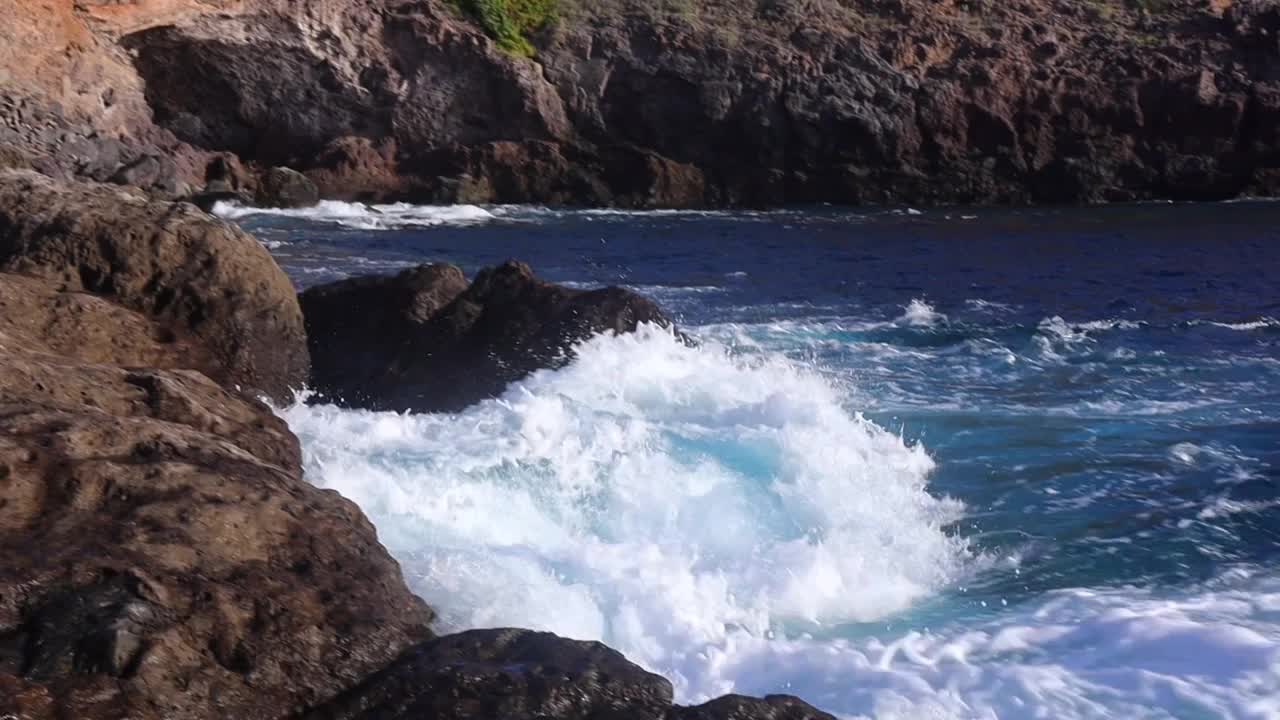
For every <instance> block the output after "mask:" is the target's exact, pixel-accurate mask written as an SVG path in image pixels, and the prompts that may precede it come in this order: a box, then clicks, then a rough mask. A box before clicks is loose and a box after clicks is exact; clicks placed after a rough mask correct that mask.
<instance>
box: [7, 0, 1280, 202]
mask: <svg viewBox="0 0 1280 720" xmlns="http://www.w3.org/2000/svg"><path fill="white" fill-rule="evenodd" d="M11 4H12V6H13V10H12V11H11V16H12V17H11V22H9V23H7V24H6V26H5V27H0V166H4V165H8V166H15V165H18V166H30V167H35V168H36V169H38V170H41V171H42V172H45V173H47V174H52V175H57V176H62V177H82V178H88V179H93V180H99V181H110V182H115V183H120V184H125V185H132V186H137V187H141V188H144V189H147V190H148V191H149V192H153V193H156V194H159V195H161V196H164V197H186V196H189V195H192V194H198V193H201V192H202V191H205V190H206V189H208V191H210V192H215V193H233V194H235V193H241V194H246V195H247V196H248V197H256V196H257V195H258V190H259V189H260V188H261V187H262V186H264V185H267V184H269V183H270V173H271V168H273V167H276V166H282V165H283V166H289V167H293V168H295V169H297V170H299V171H301V172H303V173H305V174H306V176H307V177H308V178H309V180H310V181H311V182H312V183H314V185H315V188H316V193H317V195H318V196H320V197H325V198H334V199H356V200H364V201H383V200H408V201H415V202H536V203H557V204H579V205H620V206H637V207H649V206H666V207H687V206H711V205H757V206H776V205H783V204H798V203H815V202H832V203H842V204H856V203H896V204H901V203H909V204H938V203H977V204H986V203H1012V204H1021V203H1049V202H1055V203H1056V202H1069V203H1074V202H1104V201H1136V200H1148V199H1158V198H1168V199H1178V200H1187V199H1200V200H1212V199H1223V198H1230V197H1238V196H1264V195H1275V194H1277V192H1278V191H1280V79H1278V78H1280V73H1277V69H1280V5H1277V3H1276V2H1275V0H1031V1H1028V2H1019V3H1005V2H989V1H988V0H944V1H943V2H934V1H932V0H859V1H858V2H852V3H844V2H837V1H835V0H763V1H762V2H757V3H748V4H745V5H744V4H741V3H729V4H722V3H701V4H696V3H682V2H677V1H675V0H613V1H611V2H605V3H582V2H579V0H559V2H558V3H556V2H553V3H551V5H552V6H554V8H553V9H554V14H553V15H554V16H553V17H551V19H550V20H549V21H547V22H545V23H542V24H540V25H539V26H538V27H537V28H535V29H534V30H533V31H531V33H530V35H529V37H528V38H527V41H526V39H524V38H521V39H519V41H518V42H517V43H516V47H518V48H519V49H520V50H521V51H520V52H513V51H512V50H511V47H512V44H511V43H510V42H507V43H506V44H503V43H501V42H495V40H494V39H493V38H491V37H490V36H489V35H487V34H486V32H485V29H484V28H483V27H482V25H481V23H479V22H477V19H476V18H475V17H472V16H470V15H468V14H467V13H466V12H464V11H463V10H461V9H459V6H458V4H455V3H451V2H446V1H445V0H307V1H306V2H300V3H291V2H283V1H282V0H210V1H208V2H201V3H195V2H188V1H186V0H129V1H128V2H123V3H120V2H114V1H111V2H105V1H103V0H87V1H85V2H74V3H73V2H72V1H71V0H55V2H53V3H44V2H42V1H41V0H11ZM462 5H463V6H465V3H462ZM51 13H52V14H51ZM268 195H270V193H268Z"/></svg>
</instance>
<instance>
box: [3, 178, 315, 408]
mask: <svg viewBox="0 0 1280 720" xmlns="http://www.w3.org/2000/svg"><path fill="white" fill-rule="evenodd" d="M0 271H9V272H18V273H25V274H29V275H34V276H39V277H42V278H45V279H47V280H51V281H53V282H55V283H57V284H58V285H59V286H60V287H62V288H63V289H66V290H70V291H87V292H91V293H96V294H98V295H101V296H103V297H105V298H107V299H110V300H112V301H114V302H116V303H118V304H119V305H121V306H123V307H125V308H128V309H131V310H135V311H137V312H139V313H142V314H143V315H144V316H146V317H147V318H150V319H153V320H155V321H156V322H157V327H158V330H157V332H159V333H160V334H162V335H165V336H167V337H170V338H172V339H173V340H174V341H176V342H181V343H184V353H183V356H182V361H181V365H180V366H181V367H187V368H191V369H195V370H199V371H201V372H203V373H204V374H206V375H208V376H209V377H210V378H212V379H213V380H215V381H217V382H219V383H222V384H224V385H227V386H230V387H235V386H239V387H242V388H244V389H246V390H249V391H253V392H255V393H263V394H266V395H267V396H269V397H271V398H273V399H275V400H280V401H283V400H287V399H288V398H289V397H291V394H292V391H293V389H296V388H300V387H301V386H302V385H303V384H304V383H305V381H306V378H307V368H308V366H309V361H308V357H307V346H306V339H305V333H304V329H303V324H302V312H301V310H300V309H299V307H298V302H297V299H296V295H295V293H294V290H293V285H292V283H290V281H289V278H288V277H287V276H285V274H284V272H283V271H282V270H280V268H279V266H277V265H276V264H275V261H274V260H272V258H271V255H270V253H268V252H267V250H266V249H265V248H264V247H262V244H261V243H259V242H258V241H257V240H256V239H254V238H253V237H252V236H251V235H249V234H248V233H245V232H244V231H242V230H240V229H239V228H237V227H235V226H234V225H232V224H230V223H227V222H224V221H222V220H219V219H217V218H213V217H210V216H209V215H207V214H205V213H203V212H200V211H199V210H198V209H197V208H195V207H194V206H192V205H188V204H185V203H171V202H161V201H156V200H150V199H148V198H146V197H145V196H142V195H141V194H135V193H133V192H130V191H126V190H124V189H122V188H119V187H115V186H110V185H99V184H94V183H74V182H71V183H68V182H58V181H55V180H53V179H51V178H49V177H47V176H45V175H41V174H38V173H35V172H31V171H17V170H14V171H0Z"/></svg>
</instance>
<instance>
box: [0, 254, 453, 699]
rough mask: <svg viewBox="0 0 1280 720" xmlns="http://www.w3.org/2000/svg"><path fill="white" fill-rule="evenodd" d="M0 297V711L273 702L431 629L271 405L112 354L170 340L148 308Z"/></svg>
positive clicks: (164, 345)
mask: <svg viewBox="0 0 1280 720" xmlns="http://www.w3.org/2000/svg"><path fill="white" fill-rule="evenodd" d="M0 304H2V305H3V307H2V308H0V309H2V310H3V312H2V313H0V347H3V352H0V498H3V502H0V556H3V557H4V558H5V562H3V563H0V713H6V712H7V713H13V714H16V715H17V716H19V717H23V718H32V719H33V720H34V719H36V718H43V717H74V718H85V719H89V720H91V719H93V718H103V719H104V720H105V719H107V718H121V717H130V718H155V719H156V720H161V719H163V720H171V719H180V718H215V717H228V716H231V717H243V718H247V719H253V718H280V717H284V716H287V715H290V714H292V713H293V712H294V711H296V710H297V709H299V708H302V707H305V706H307V705H310V704H314V703H318V702H321V701H324V700H326V699H328V698H330V697H332V696H334V695H336V694H337V693H338V692H339V691H341V690H344V689H345V688H347V687H349V686H351V685H353V684H354V683H355V682H356V681H358V680H359V679H360V678H362V677H363V676H364V675H366V674H368V673H370V672H372V671H374V670H376V669H378V668H379V667H381V666H383V665H384V664H386V663H387V662H389V661H390V660H392V659H393V658H394V657H395V656H396V655H398V654H399V652H400V651H401V650H402V649H403V648H405V647H407V646H408V645H410V644H411V643H413V642H415V641H418V640H421V639H423V638H425V637H429V636H430V633H429V632H428V631H427V629H426V628H427V624H428V623H429V621H430V620H431V612H430V610H429V609H428V608H427V607H426V606H425V605H424V604H423V603H422V601H421V600H419V599H417V598H416V597H414V596H413V595H411V594H410V593H409V591H408V590H407V589H406V587H405V585H404V582H403V580H402V578H401V576H400V571H399V567H398V566H397V565H396V563H395V562H394V561H393V560H392V559H391V558H390V557H389V556H388V555H387V554H386V551H385V550H384V549H383V548H382V547H381V546H380V545H379V544H378V542H377V539H376V536H375V534H374V531H373V527H372V526H371V525H370V524H369V522H368V521H367V520H366V519H365V518H364V516H363V515H361V513H360V511H359V510H358V509H357V508H356V507H355V506H354V505H353V504H352V503H350V502H349V501H347V500H344V499H342V498H341V497H340V496H338V495H337V494H336V493H334V492H332V491H326V490H319V489H317V488H314V487H312V486H310V485H309V484H307V483H306V482H305V481H304V480H303V479H302V477H301V469H300V465H301V458H300V453H299V448H298V443H297V440H296V438H294V436H293V435H292V433H290V432H289V430H288V429H287V428H286V427H285V425H284V422H283V421H281V420H280V419H279V418H278V417H276V416H275V415H274V414H273V413H272V412H271V411H270V409H269V408H267V407H265V406H264V405H262V404H260V403H258V402H256V401H252V400H248V399H246V398H244V397H243V396H240V395H238V394H235V393H231V392H228V391H227V390H224V389H222V388H220V387H218V386H217V385H215V384H214V383H213V382H212V381H210V380H209V379H208V378H206V377H204V376H203V375H201V374H199V373H197V372H194V371H190V370H157V369H126V367H121V366H120V365H124V366H136V365H138V364H142V363H169V362H172V361H173V360H174V359H175V358H179V357H180V356H181V352H179V350H178V348H179V345H178V344H176V343H174V342H169V341H167V340H166V339H165V338H164V337H163V336H164V331H163V328H162V327H161V326H160V324H159V323H157V322H156V321H154V320H151V319H148V318H146V317H144V316H142V315H141V314H138V313H136V312H133V311H130V310H127V309H125V308H121V307H119V306H116V305H114V304H112V303H110V302H107V301H105V300H104V299H102V298H100V297H95V296H91V295H87V294H84V293H80V292H65V291H59V290H55V289H52V288H51V287H49V286H48V284H47V283H46V282H44V281H41V280H38V279H35V278H30V277H21V276H14V275H10V274H4V273H0ZM113 336H114V337H113ZM77 338H80V340H81V342H79V343H77V342H76V339H77ZM117 363H118V365H117ZM33 548H38V551H33Z"/></svg>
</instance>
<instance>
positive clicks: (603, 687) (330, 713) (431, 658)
mask: <svg viewBox="0 0 1280 720" xmlns="http://www.w3.org/2000/svg"><path fill="white" fill-rule="evenodd" d="M671 695H672V692H671V683H669V682H667V680H666V679H665V678H663V677H660V676H658V675H654V674H653V673H650V672H646V671H644V670H643V669H641V668H640V667H638V666H636V665H635V664H633V663H631V662H629V661H627V659H626V658H624V657H623V656H622V655H621V654H619V653H618V652H617V651H615V650H611V649H609V648H608V647H605V646H604V645H601V644H600V643H597V642H582V641H578V640H567V639H565V638H562V637H557V636H555V635H552V634H550V633H539V632H532V631H529V630H514V629H497V630H472V631H469V632H463V633H458V634H456V635H448V636H445V637H442V638H437V639H435V640H430V641H428V642H425V643H422V644H421V645H419V646H418V647H416V648H414V649H413V651H412V652H409V653H406V654H405V656H404V657H402V658H401V659H400V660H398V661H397V662H396V663H395V664H393V665H391V666H390V667H388V668H387V669H386V670H383V671H382V672H379V673H377V674H375V675H373V676H371V677H370V678H369V679H368V680H366V681H365V682H363V683H361V684H360V685H359V686H357V687H355V688H352V689H351V690H350V691H348V692H346V693H344V694H343V695H342V696H340V697H339V698H337V699H336V700H334V701H333V702H330V703H327V704H325V705H323V706H321V707H319V708H316V709H315V710H313V711H312V712H310V713H307V714H306V715H304V716H303V720H489V719H490V718H503V719H504V720H536V719H538V718H556V719H557V720H605V719H615V718H616V719H618V720H622V719H623V718H625V719H626V720H685V719H687V720H834V719H833V718H832V716H830V715H828V714H826V713H824V712H821V711H819V710H816V709H815V708H813V707H811V706H809V705H808V704H806V703H804V702H803V701H801V700H798V699H796V698H793V697H789V696H781V695H774V696H770V697H767V698H765V699H763V700H760V699H756V698H747V697H742V696H737V695H730V696H726V697H722V698H719V699H717V700H714V701H712V702H710V703H707V704H705V705H700V706H698V707H692V708H690V707H679V706H673V705H672V702H671Z"/></svg>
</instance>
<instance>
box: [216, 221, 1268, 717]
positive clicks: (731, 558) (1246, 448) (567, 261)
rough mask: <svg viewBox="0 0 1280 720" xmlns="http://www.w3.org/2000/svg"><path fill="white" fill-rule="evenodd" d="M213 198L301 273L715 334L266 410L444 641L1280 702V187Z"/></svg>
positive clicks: (809, 694) (973, 686)
mask: <svg viewBox="0 0 1280 720" xmlns="http://www.w3.org/2000/svg"><path fill="white" fill-rule="evenodd" d="M224 212H225V213H226V214H228V215H231V216H234V217H237V218H238V219H239V221H240V222H241V223H242V224H244V225H245V226H246V227H247V228H249V229H250V230H252V231H253V232H254V233H255V234H256V235H257V236H258V237H259V238H260V239H261V240H262V241H263V242H264V243H266V244H267V245H268V246H269V247H270V248H271V249H272V251H273V252H274V253H275V255H276V257H277V258H278V259H279V261H280V262H281V263H282V265H283V266H284V268H285V269H286V271H288V272H289V273H290V275H291V276H292V277H293V278H294V280H295V281H296V282H297V283H298V285H299V286H308V285H311V284H314V283H317V282H323V281H327V280H331V279H336V278H339V277H345V276H349V275H352V274H362V273H371V272H378V273H384V272H391V271H393V270H395V269H397V268H400V267H405V266H408V265H412V264H416V263H420V262H432V261H448V262H453V263H457V264H459V265H461V266H462V267H463V268H464V270H466V271H467V272H468V273H471V272H474V271H475V270H476V269H478V268H480V267H482V266H485V265H489V264H493V263H496V262H500V261H502V260H505V259H507V258H510V257H516V258H520V259H523V260H525V261H527V262H529V263H530V264H531V265H532V266H533V267H534V268H535V270H536V271H538V272H539V274H541V275H542V276H543V277H546V278H548V279H550V280H554V281H557V282H564V283H569V284H572V285H577V286H583V287H589V286H596V285H602V284H623V285H627V286H629V287H632V288H634V289H636V290H638V291H640V292H643V293H646V294H648V295H650V296H652V297H653V298H655V299H656V300H658V301H659V302H660V303H661V304H663V305H664V306H665V307H666V308H667V309H668V310H669V311H670V312H671V313H672V314H673V316H675V317H676V318H677V320H678V321H679V322H680V324H681V325H682V326H683V327H685V328H687V329H688V330H689V332H690V333H691V334H693V335H694V336H696V337H698V338H699V339H700V340H701V341H702V345H701V346H700V347H698V348H686V347H683V346H681V345H680V344H679V343H676V342H674V341H673V340H672V339H671V338H670V337H669V336H667V335H665V334H664V333H662V332H658V331H651V332H645V333H642V334H640V335H639V336H634V337H630V338H599V339H597V340H595V341H592V342H591V343H589V344H588V345H587V346H584V347H583V348H581V349H580V351H579V359H578V360H577V361H576V362H575V363H574V364H572V365H571V366H569V367H568V368H565V369H563V370H560V371H556V372H544V373H539V374H538V375H535V376H534V377H533V378H531V379H530V380H529V381H527V382H525V383H523V384H522V385H520V386H518V387H516V388H513V389H512V390H511V391H510V392H508V394H507V395H506V396H504V397H503V398H501V399H499V400H497V401H492V402H488V403H484V404H482V405H481V406H477V407H475V408H472V409H470V410H468V411H466V412H464V413H460V414H458V415H439V416H397V415H392V414H375V413H364V412H356V411H344V410H339V409H336V408H332V407H304V406H298V407H294V408H288V409H283V410H282V413H283V414H284V415H285V416H286V417H287V418H288V419H289V420H290V422H291V424H292V425H293V427H294V428H295V430H296V431H297V432H298V433H299V435H300V436H301V437H302V439H303V442H304V447H305V448H306V451H307V456H308V457H307V461H308V473H309V477H310V478H311V479H312V481H313V482H316V483H318V484H322V485H326V486H329V487H335V488H338V489H339V490H341V491H343V492H344V493H345V494H347V495H349V496H350V497H352V498H353V499H355V500H356V501H357V502H358V503H360V504H361V506H362V507H363V508H364V509H365V510H366V512H368V513H369V514H370V516H371V517H372V518H373V519H374V521H375V523H376V524H377V526H378V528H379V532H380V535H381V537H382V539H383V541H384V543H386V544H387V545H388V547H389V548H390V549H391V550H392V552H393V553H394V554H396V555H397V557H399V559H400V560H401V562H402V564H403V565H404V567H405V571H406V576H407V577H408V579H409V581H410V583H411V585H412V586H413V587H414V589H415V590H416V591H417V592H419V593H420V594H422V595H423V596H424V597H426V598H427V599H428V600H429V601H430V602H431V603H432V604H433V605H435V606H436V607H437V608H439V609H440V610H441V613H442V616H443V618H444V623H445V625H446V626H447V627H466V626H478V625H481V626H482V625H528V626H536V627H541V628H547V629H551V630H555V631H557V632H561V633H562V634H566V635H570V636H573V637H583V638H592V639H603V640H605V641H606V642H609V643H610V644H612V645H614V646H615V647H618V648H619V649H621V650H623V651H624V652H626V653H627V654H628V656H629V657H631V658H632V659H634V660H636V661H637V662H640V663H641V664H643V665H645V666H646V667H648V668H650V669H653V670H655V671H660V672H663V673H664V674H666V675H668V676H669V677H671V678H672V680H673V681H674V683H675V685H676V690H677V695H678V699H680V700H682V701H687V702H694V701H699V700H702V699H705V698H708V697H711V696H714V695H717V694H721V693H724V692H729V691H738V692H749V693H767V692H792V693H796V694H799V695H801V696H803V697H805V698H806V699H808V700H809V701H810V702H813V703H814V704H816V705H819V706H820V707H822V708H823V709H826V710H829V711H832V712H835V713H837V714H840V715H845V716H866V717H883V718H891V717H902V718H952V717H954V718H971V717H972V718H1021V717H1046V718H1105V717H1125V718H1135V717H1151V718H1218V717H1241V718H1243V717H1257V718H1280V570H1278V569H1277V566H1276V563H1277V560H1278V559H1280V204H1271V203H1236V204H1217V205H1142V206H1133V207H1106V208H1090V209H1060V210H1059V209H1041V210H960V209H953V210H932V211H926V212H918V211H914V210H900V211H887V210H886V211H867V212H854V211H837V210H831V209H825V208H819V209H811V210H802V211H801V210H797V211H785V212H770V213H696V212H688V213H661V212H657V213H628V212H610V211H552V210H545V209H538V208H485V209H482V208H474V207H456V208H414V207H409V206H394V207H386V208H381V209H380V210H370V209H368V208H364V207H361V206H350V205H342V204H336V203H333V204H325V205H324V206H323V207H322V208H320V209H318V210H311V211H304V212H298V213H292V214H290V213H284V214H270V215H268V214H256V213H249V212H248V211H245V210H235V209H225V208H224ZM370 322H376V318H373V317H371V319H370Z"/></svg>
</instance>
